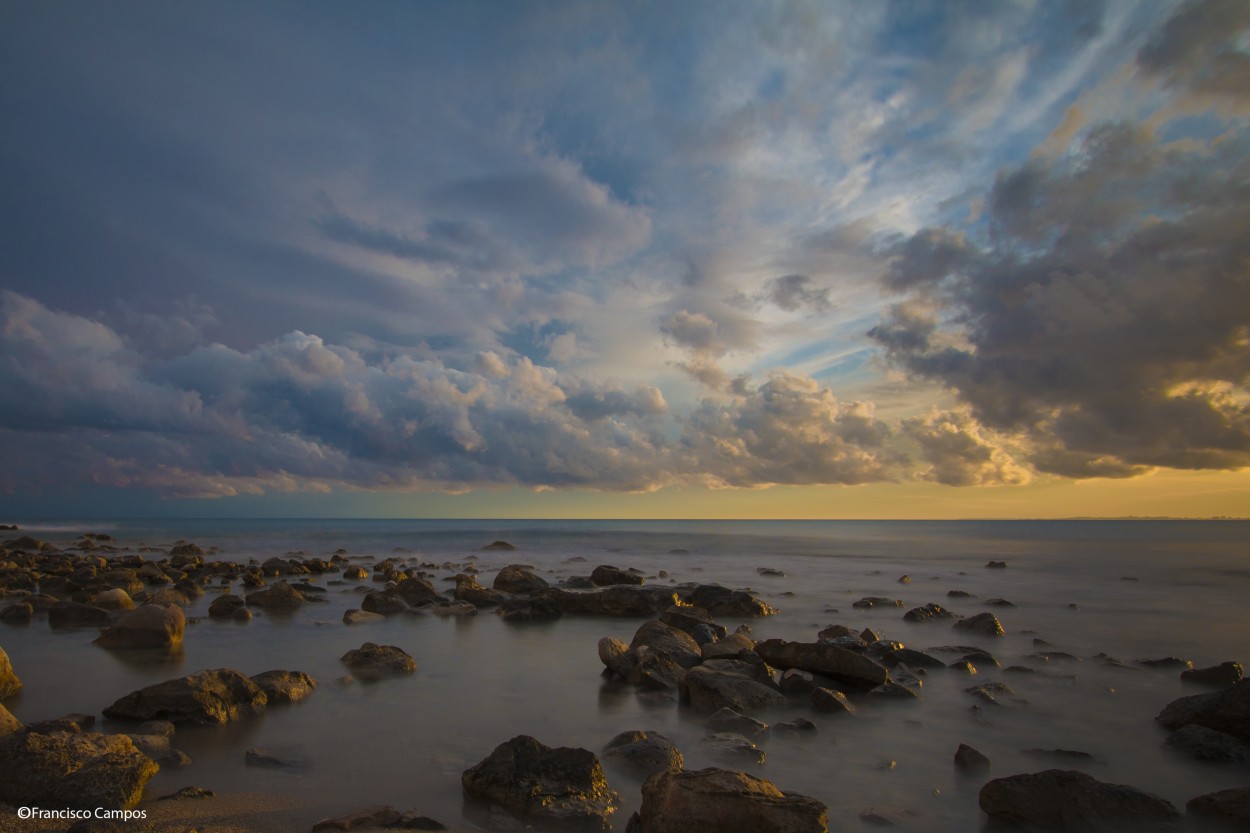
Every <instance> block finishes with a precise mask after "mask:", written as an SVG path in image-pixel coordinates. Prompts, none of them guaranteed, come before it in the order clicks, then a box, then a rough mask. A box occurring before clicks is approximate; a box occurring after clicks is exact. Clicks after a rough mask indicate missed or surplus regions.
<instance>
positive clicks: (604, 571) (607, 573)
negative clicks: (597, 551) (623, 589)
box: [590, 564, 643, 587]
mask: <svg viewBox="0 0 1250 833" xmlns="http://www.w3.org/2000/svg"><path fill="white" fill-rule="evenodd" d="M590 581H591V583H592V584H595V585H596V586H599V587H610V586H613V585H617V584H633V585H641V584H642V583H643V578H642V576H640V575H637V574H636V573H631V572H629V571H628V570H622V569H620V568H619V567H613V566H611V565H609V564H600V565H599V566H598V567H596V568H595V569H593V570H591V572H590Z"/></svg>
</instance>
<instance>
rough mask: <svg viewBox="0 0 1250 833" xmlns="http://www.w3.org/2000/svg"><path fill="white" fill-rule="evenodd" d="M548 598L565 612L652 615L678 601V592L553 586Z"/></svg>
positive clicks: (621, 587) (658, 589) (649, 588)
mask: <svg viewBox="0 0 1250 833" xmlns="http://www.w3.org/2000/svg"><path fill="white" fill-rule="evenodd" d="M548 598H550V599H552V600H553V601H555V603H556V604H558V605H559V606H560V609H561V610H563V611H564V612H565V613H589V614H594V615H600V616H654V615H656V614H659V613H662V612H663V611H665V610H667V609H668V608H670V607H672V606H673V605H675V604H677V593H676V592H675V591H673V590H671V589H669V590H666V589H664V588H662V587H629V586H624V585H621V586H616V587H604V588H602V589H600V590H566V589H563V588H558V587H553V588H552V589H551V590H550V591H549V592H548Z"/></svg>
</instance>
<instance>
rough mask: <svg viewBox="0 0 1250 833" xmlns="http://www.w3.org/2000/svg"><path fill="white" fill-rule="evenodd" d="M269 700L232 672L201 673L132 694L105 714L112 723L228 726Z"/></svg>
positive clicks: (247, 715)
mask: <svg viewBox="0 0 1250 833" xmlns="http://www.w3.org/2000/svg"><path fill="white" fill-rule="evenodd" d="M267 702H268V698H267V697H266V696H265V692H264V691H262V690H261V689H260V687H259V686H258V685H256V684H255V683H254V682H252V681H251V680H250V679H248V678H247V677H246V676H244V675H243V674H241V673H239V672H238V671H235V670H234V669H231V668H215V669H209V670H206V671H200V672H197V673H195V674H191V675H189V676H187V677H181V678H179V679H176V680H167V681H165V682H163V683H157V684H156V685H150V686H148V687H147V688H142V689H139V690H138V691H132V692H131V693H130V694H127V695H126V696H125V697H122V698H121V699H119V700H118V701H117V702H115V703H114V704H113V705H111V706H109V707H108V708H107V709H105V710H104V716H105V717H108V718H111V719H113V720H155V719H159V720H169V721H171V722H173V723H229V722H230V721H232V720H240V719H242V718H244V717H250V716H252V715H256V714H260V713H261V712H262V711H264V708H265V704H266V703H267Z"/></svg>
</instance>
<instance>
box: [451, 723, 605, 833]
mask: <svg viewBox="0 0 1250 833" xmlns="http://www.w3.org/2000/svg"><path fill="white" fill-rule="evenodd" d="M460 782H461V784H462V785H463V787H464V791H465V793H467V794H468V795H469V796H472V797H474V798H479V799H483V800H485V801H489V802H493V803H495V804H499V805H502V806H503V807H505V808H506V809H508V810H509V811H511V812H512V813H514V814H516V815H517V816H518V817H520V818H522V819H524V820H526V821H529V822H532V823H535V824H571V825H577V826H585V827H588V828H593V829H607V828H608V827H610V825H609V823H608V817H609V816H610V815H611V814H612V813H613V812H615V810H616V807H617V804H618V802H619V801H620V796H618V795H617V794H616V792H615V791H614V790H613V789H611V788H610V787H609V786H608V782H607V779H606V777H605V776H604V774H603V767H602V766H601V765H600V763H599V759H598V758H597V757H595V755H594V753H593V752H590V751H589V750H586V749H573V748H569V747H560V748H556V749H553V748H551V747H549V746H544V745H543V744H541V743H539V742H538V741H537V740H535V739H534V738H532V737H529V736H528V735H518V736H517V737H515V738H513V739H512V740H510V741H508V742H506V743H502V744H500V745H499V746H497V747H496V748H495V751H494V752H492V753H491V754H490V755H489V756H487V757H486V758H485V759H484V760H483V761H481V762H480V763H478V764H476V765H474V766H472V767H470V768H469V769H466V770H465V771H464V774H463V775H462V776H461V779H460Z"/></svg>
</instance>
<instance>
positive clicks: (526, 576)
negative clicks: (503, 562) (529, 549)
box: [492, 564, 551, 596]
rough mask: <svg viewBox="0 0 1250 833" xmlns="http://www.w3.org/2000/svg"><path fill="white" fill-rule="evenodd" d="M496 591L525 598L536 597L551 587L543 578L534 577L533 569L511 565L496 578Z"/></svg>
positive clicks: (521, 565)
mask: <svg viewBox="0 0 1250 833" xmlns="http://www.w3.org/2000/svg"><path fill="white" fill-rule="evenodd" d="M492 586H493V587H494V588H495V589H496V590H499V591H501V592H504V593H513V594H518V595H523V596H534V595H538V594H541V593H544V592H546V590H547V588H548V587H550V586H551V585H550V584H549V583H548V582H547V580H546V579H544V578H543V577H542V576H536V575H534V571H533V568H531V567H527V566H525V565H524V564H509V565H508V566H507V567H504V568H503V569H502V570H500V571H499V574H498V575H496V576H495V581H494V584H493V585H492Z"/></svg>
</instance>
